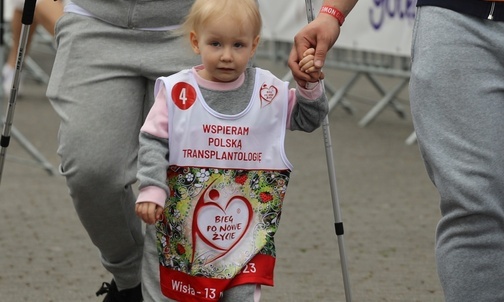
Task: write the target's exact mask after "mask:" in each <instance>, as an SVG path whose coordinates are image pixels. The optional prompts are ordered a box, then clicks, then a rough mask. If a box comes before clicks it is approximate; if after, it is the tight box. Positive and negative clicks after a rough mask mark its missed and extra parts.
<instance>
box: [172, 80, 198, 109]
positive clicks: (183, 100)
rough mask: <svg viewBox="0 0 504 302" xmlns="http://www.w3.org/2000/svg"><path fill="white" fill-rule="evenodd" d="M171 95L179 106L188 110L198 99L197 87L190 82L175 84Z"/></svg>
mask: <svg viewBox="0 0 504 302" xmlns="http://www.w3.org/2000/svg"><path fill="white" fill-rule="evenodd" d="M171 97H172V100H173V102H174V103H175V105H177V107H178V108H180V109H181V110H187V109H189V108H191V106H192V105H193V104H194V102H195V101H196V89H194V87H193V86H192V85H191V84H189V83H186V82H179V83H177V84H175V85H174V86H173V88H172V92H171Z"/></svg>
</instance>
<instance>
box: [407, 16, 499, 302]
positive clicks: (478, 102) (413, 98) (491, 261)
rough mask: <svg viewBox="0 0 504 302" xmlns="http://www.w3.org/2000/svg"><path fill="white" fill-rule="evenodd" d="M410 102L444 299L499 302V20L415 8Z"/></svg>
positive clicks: (458, 301) (463, 301)
mask: <svg viewBox="0 0 504 302" xmlns="http://www.w3.org/2000/svg"><path fill="white" fill-rule="evenodd" d="M416 18H417V19H416V24H415V29H414V36H413V37H414V38H413V48H412V62H413V65H412V72H411V81H410V102H411V110H412V114H413V121H414V125H415V130H416V133H417V138H418V142H419V146H420V150H421V153H422V156H423V159H424V162H425V165H426V168H427V172H428V174H429V176H430V178H431V180H432V182H433V183H434V185H435V186H436V188H437V190H438V192H439V195H440V198H441V199H440V201H441V203H440V207H441V214H442V218H441V220H440V221H439V224H438V227H437V236H436V258H437V266H438V274H439V277H440V281H441V285H442V287H443V290H444V293H445V298H446V301H447V302H466V301H467V302H469V301H470V302H474V301H485V302H490V301H495V302H497V301H504V290H503V288H502V276H503V275H504V253H503V251H504V156H503V150H504V139H503V138H504V137H503V136H502V129H504V119H503V118H502V116H503V114H504V80H503V79H504V68H503V65H502V62H503V61H504V53H503V52H502V51H501V50H502V49H503V47H504V41H503V40H502V39H497V37H499V35H500V34H501V33H502V32H503V31H504V24H503V23H502V22H492V21H487V20H479V19H476V18H472V17H468V16H465V15H462V14H458V13H456V12H453V11H450V10H445V9H441V8H435V7H421V8H420V9H419V10H418V11H417V16H416Z"/></svg>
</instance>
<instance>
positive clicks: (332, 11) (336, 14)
mask: <svg viewBox="0 0 504 302" xmlns="http://www.w3.org/2000/svg"><path fill="white" fill-rule="evenodd" d="M319 14H326V15H330V16H332V17H333V18H335V19H336V20H338V24H339V26H342V25H343V22H345V15H344V14H343V13H342V12H341V11H340V10H339V9H337V8H336V7H334V6H329V5H323V6H322V7H321V8H320V11H319Z"/></svg>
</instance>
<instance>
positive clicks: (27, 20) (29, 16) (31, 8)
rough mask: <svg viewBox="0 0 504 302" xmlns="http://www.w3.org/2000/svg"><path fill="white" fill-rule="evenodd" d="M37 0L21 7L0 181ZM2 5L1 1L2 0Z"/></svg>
mask: <svg viewBox="0 0 504 302" xmlns="http://www.w3.org/2000/svg"><path fill="white" fill-rule="evenodd" d="M36 2H37V0H26V1H25V3H24V7H23V18H22V23H23V25H22V27H21V37H20V42H19V49H18V57H17V61H16V72H15V74H14V80H13V83H12V90H11V94H10V98H9V103H8V107H7V115H6V117H5V121H4V124H3V131H2V136H1V138H0V147H1V148H0V183H1V180H2V173H3V167H4V162H5V155H6V153H7V147H8V146H9V142H10V134H11V128H12V121H13V118H14V109H15V106H16V97H17V92H18V89H19V81H20V73H21V68H22V66H23V59H24V56H25V52H26V44H27V41H28V34H29V31H30V25H31V24H32V23H33V16H34V15H35V5H36ZM2 5H3V2H2ZM1 21H2V26H3V7H2V20H1ZM1 34H2V37H1V39H2V44H3V27H2V32H1ZM2 49H3V47H2Z"/></svg>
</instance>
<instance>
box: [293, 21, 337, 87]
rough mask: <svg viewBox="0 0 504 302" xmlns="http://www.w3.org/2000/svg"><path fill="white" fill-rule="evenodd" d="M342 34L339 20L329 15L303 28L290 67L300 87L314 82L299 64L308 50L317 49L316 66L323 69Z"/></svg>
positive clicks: (294, 48) (298, 35) (297, 35)
mask: <svg viewBox="0 0 504 302" xmlns="http://www.w3.org/2000/svg"><path fill="white" fill-rule="evenodd" d="M339 34H340V25H339V23H338V20H336V19H335V18H334V17H332V16H330V15H327V14H319V15H318V16H317V18H315V20H313V21H312V22H310V23H309V24H308V25H306V26H305V27H304V28H302V29H301V30H300V31H299V32H298V33H297V34H296V36H295V37H294V45H293V46H292V50H291V52H290V55H289V60H288V65H289V68H290V69H291V72H292V76H293V77H294V80H295V81H296V82H297V83H298V85H300V86H303V87H304V86H305V85H306V82H310V81H313V78H312V77H311V74H310V73H306V72H304V71H302V70H301V68H300V66H299V62H300V61H301V60H302V59H303V54H304V53H305V51H306V50H307V49H308V48H315V54H314V66H315V67H316V68H318V69H322V67H323V66H324V62H325V58H326V55H327V51H328V50H329V49H330V48H331V47H332V46H333V45H334V43H336V40H337V39H338V37H339Z"/></svg>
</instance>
